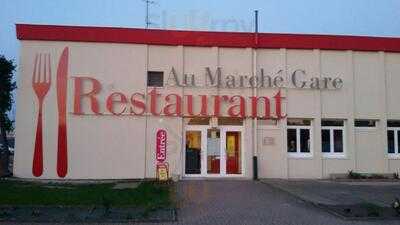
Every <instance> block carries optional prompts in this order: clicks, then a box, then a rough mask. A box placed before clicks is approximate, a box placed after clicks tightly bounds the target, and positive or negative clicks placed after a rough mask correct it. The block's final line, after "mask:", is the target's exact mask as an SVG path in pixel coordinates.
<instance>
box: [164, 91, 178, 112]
mask: <svg viewBox="0 0 400 225" xmlns="http://www.w3.org/2000/svg"><path fill="white" fill-rule="evenodd" d="M172 97H175V103H171V104H168V105H166V106H165V107H164V114H165V115H166V116H182V98H181V96H179V95H177V94H169V95H167V96H165V101H166V102H169V101H170V100H171V98H172ZM172 110H174V111H175V112H172Z"/></svg>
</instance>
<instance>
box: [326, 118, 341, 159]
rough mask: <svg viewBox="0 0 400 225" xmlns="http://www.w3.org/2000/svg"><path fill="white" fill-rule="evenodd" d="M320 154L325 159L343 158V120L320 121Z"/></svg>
mask: <svg viewBox="0 0 400 225" xmlns="http://www.w3.org/2000/svg"><path fill="white" fill-rule="evenodd" d="M321 126H322V129H321V142H322V154H323V156H325V157H344V156H345V151H344V148H345V141H344V139H345V129H344V128H345V127H344V121H343V120H322V122H321Z"/></svg>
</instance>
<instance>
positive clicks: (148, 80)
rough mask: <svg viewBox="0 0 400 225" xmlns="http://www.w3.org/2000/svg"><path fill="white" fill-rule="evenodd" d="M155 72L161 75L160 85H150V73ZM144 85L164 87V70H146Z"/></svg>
mask: <svg viewBox="0 0 400 225" xmlns="http://www.w3.org/2000/svg"><path fill="white" fill-rule="evenodd" d="M151 73H157V74H161V75H162V81H161V86H155V85H150V84H149V83H150V74H151ZM146 87H148V88H163V87H164V71H155V70H148V71H147V80H146Z"/></svg>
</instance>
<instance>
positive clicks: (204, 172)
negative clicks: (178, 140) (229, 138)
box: [182, 125, 245, 178]
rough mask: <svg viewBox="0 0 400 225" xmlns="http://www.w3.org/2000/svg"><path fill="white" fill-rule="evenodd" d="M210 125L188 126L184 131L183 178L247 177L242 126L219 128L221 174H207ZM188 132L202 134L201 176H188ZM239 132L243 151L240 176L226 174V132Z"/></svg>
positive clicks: (223, 126)
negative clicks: (208, 131)
mask: <svg viewBox="0 0 400 225" xmlns="http://www.w3.org/2000/svg"><path fill="white" fill-rule="evenodd" d="M211 128H212V127H211V126H210V125H186V126H185V129H184V137H183V138H184V143H185V146H183V148H184V149H183V172H182V174H183V175H182V176H183V177H184V178H185V177H188V178H190V177H193V178H196V177H197V178H220V177H244V176H245V160H244V159H245V148H244V136H245V133H244V128H243V126H240V125H222V126H218V127H217V128H218V129H219V130H220V140H221V141H220V173H219V174H208V173H207V130H208V129H211ZM187 131H200V132H201V152H200V174H186V132H187ZM229 131H238V132H241V134H240V138H241V140H240V143H241V145H240V151H241V157H240V160H241V162H240V163H241V168H240V169H241V171H240V172H241V173H240V174H226V149H225V148H226V147H225V146H226V132H229Z"/></svg>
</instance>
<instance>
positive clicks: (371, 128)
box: [354, 119, 379, 130]
mask: <svg viewBox="0 0 400 225" xmlns="http://www.w3.org/2000/svg"><path fill="white" fill-rule="evenodd" d="M356 121H374V122H375V126H373V127H369V126H366V127H363V126H356ZM378 123H379V120H376V119H354V129H359V130H375V129H377V128H378V126H379V124H378Z"/></svg>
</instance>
